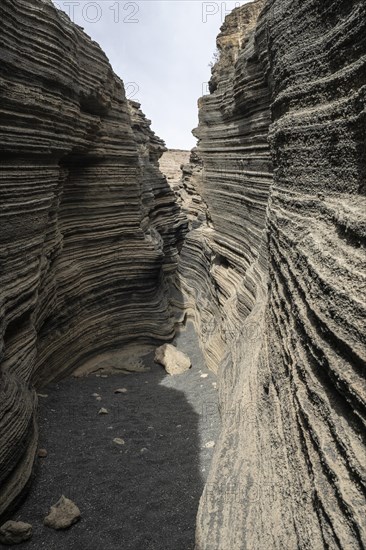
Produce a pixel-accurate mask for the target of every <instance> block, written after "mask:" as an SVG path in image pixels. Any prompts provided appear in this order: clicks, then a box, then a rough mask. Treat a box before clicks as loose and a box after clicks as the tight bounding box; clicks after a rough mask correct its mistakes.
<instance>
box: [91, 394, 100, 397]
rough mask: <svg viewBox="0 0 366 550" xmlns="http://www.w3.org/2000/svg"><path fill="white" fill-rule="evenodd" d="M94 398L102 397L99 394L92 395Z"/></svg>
mask: <svg viewBox="0 0 366 550" xmlns="http://www.w3.org/2000/svg"><path fill="white" fill-rule="evenodd" d="M92 397H100V395H99V393H92Z"/></svg>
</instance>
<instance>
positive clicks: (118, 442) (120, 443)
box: [113, 437, 125, 445]
mask: <svg viewBox="0 0 366 550" xmlns="http://www.w3.org/2000/svg"><path fill="white" fill-rule="evenodd" d="M113 443H116V444H117V445H124V444H125V441H124V439H122V438H120V437H115V438H114V439H113Z"/></svg>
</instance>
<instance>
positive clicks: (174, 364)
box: [154, 344, 191, 375]
mask: <svg viewBox="0 0 366 550" xmlns="http://www.w3.org/2000/svg"><path fill="white" fill-rule="evenodd" d="M154 360H155V363H159V364H160V365H163V367H164V368H165V370H166V372H167V373H168V374H171V375H174V374H181V373H182V372H185V371H186V370H188V369H190V368H191V360H190V359H189V357H187V355H186V354H185V353H183V352H182V351H179V350H177V348H176V347H174V346H173V345H172V344H164V345H163V346H160V347H159V348H157V349H156V350H155V358H154Z"/></svg>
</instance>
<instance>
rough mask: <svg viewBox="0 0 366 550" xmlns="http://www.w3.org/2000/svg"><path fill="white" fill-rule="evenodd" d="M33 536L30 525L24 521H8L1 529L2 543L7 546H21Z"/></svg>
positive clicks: (0, 538)
mask: <svg viewBox="0 0 366 550" xmlns="http://www.w3.org/2000/svg"><path fill="white" fill-rule="evenodd" d="M31 536H32V526H31V525H30V523H23V522H22V521H7V522H5V523H4V524H3V525H2V526H1V527H0V543H1V544H6V545H9V546H10V545H12V544H19V543H20V542H24V541H25V540H29V539H30V538H31Z"/></svg>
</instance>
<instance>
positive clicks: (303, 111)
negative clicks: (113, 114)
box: [179, 0, 366, 550]
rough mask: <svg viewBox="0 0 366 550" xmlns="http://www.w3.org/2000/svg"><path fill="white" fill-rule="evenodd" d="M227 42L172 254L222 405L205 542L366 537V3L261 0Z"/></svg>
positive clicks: (284, 544) (205, 546)
mask: <svg viewBox="0 0 366 550" xmlns="http://www.w3.org/2000/svg"><path fill="white" fill-rule="evenodd" d="M218 48H219V52H220V59H219V61H218V63H217V64H216V66H215V67H214V68H213V76H212V80H211V83H210V91H211V93H210V95H208V96H205V97H203V98H202V99H201V100H200V104H199V107H200V123H199V127H198V129H197V130H196V131H195V134H196V135H197V137H198V139H199V143H198V148H197V150H196V151H195V152H194V157H195V162H194V163H191V165H190V167H188V173H187V172H186V173H185V175H184V177H183V181H184V178H188V180H187V182H186V185H185V189H187V188H188V187H191V190H190V193H189V195H190V197H189V198H188V199H187V196H186V197H185V199H186V200H185V204H186V205H187V208H188V210H190V216H189V219H190V229H191V231H190V232H189V233H188V235H187V237H186V241H185V244H184V246H183V249H182V253H181V260H180V267H179V270H180V275H181V286H182V288H183V290H184V293H185V304H184V306H185V307H187V308H188V311H189V313H190V314H191V315H192V316H193V318H194V319H195V322H196V326H197V328H198V331H199V332H200V335H201V345H202V348H203V350H204V353H205V356H206V359H207V362H208V364H209V366H210V367H211V368H212V369H214V370H215V371H217V372H218V376H219V395H220V413H221V420H222V432H221V436H220V440H219V441H218V443H217V445H216V451H215V455H214V459H213V464H212V469H211V473H210V476H209V481H208V483H207V485H206V487H205V490H204V493H203V495H202V498H201V504H200V509H199V513H198V521H197V544H196V548H197V550H211V549H213V548H215V549H216V548H217V549H227V548H230V549H240V550H241V549H249V548H258V549H264V548H286V549H291V550H292V549H293V550H295V549H298V548H353V549H356V548H357V549H358V548H364V546H365V543H366V532H365V529H366V525H365V510H366V502H365V493H364V492H363V491H364V486H365V485H364V484H365V456H366V453H365V447H364V444H363V443H364V433H365V432H364V428H365V383H364V372H365V371H364V368H365V359H366V357H365V356H366V354H365V333H364V330H363V329H364V321H365V313H366V312H365V302H366V299H365V298H366V297H365V292H366V291H365V289H366V285H365V270H364V266H365V259H366V258H365V252H364V245H365V236H366V231H365V229H366V228H365V222H364V213H365V211H366V199H365V166H366V148H365V143H366V141H365V137H366V136H365V127H366V126H365V97H366V78H365V75H366V64H365V58H366V7H365V4H364V3H363V2H361V1H355V2H348V1H342V0H336V1H326V2H321V3H319V2H317V1H315V0H314V1H313V0H306V1H302V2H293V1H291V2H290V1H283V0H272V1H271V0H268V1H266V2H263V1H257V2H255V3H251V4H248V5H246V6H243V7H241V8H238V9H237V10H235V11H234V12H233V13H232V14H230V15H229V16H228V17H227V18H226V21H225V24H224V26H223V27H222V30H221V33H220V35H219V37H218ZM182 185H183V184H182ZM183 187H184V185H183ZM195 195H196V196H200V197H201V204H202V205H203V209H202V214H201V215H199V213H198V212H197V208H196V207H193V208H192V200H191V199H192V197H194V196H195ZM198 202H199V201H198V200H196V201H195V204H197V203H198ZM206 414H208V415H209V414H216V411H212V410H211V409H210V406H209V404H208V405H207V407H206Z"/></svg>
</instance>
